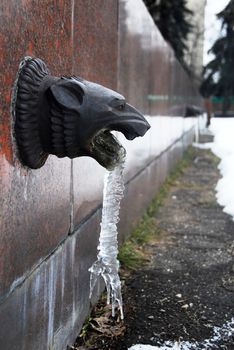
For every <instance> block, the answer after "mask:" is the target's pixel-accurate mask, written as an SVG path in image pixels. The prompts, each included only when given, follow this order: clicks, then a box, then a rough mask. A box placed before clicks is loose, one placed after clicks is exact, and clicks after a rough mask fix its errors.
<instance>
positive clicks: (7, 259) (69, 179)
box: [0, 0, 198, 350]
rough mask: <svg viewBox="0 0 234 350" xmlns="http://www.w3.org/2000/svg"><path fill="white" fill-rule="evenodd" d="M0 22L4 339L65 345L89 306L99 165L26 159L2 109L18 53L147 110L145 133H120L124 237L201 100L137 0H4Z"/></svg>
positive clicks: (185, 140)
mask: <svg viewBox="0 0 234 350" xmlns="http://www.w3.org/2000/svg"><path fill="white" fill-rule="evenodd" d="M0 26H1V31H0V64H1V66H2V72H3V74H1V76H0V81H1V90H0V91H1V93H0V103H1V116H0V208H1V209H0V323H1V327H0V348H4V349H5V350H8V349H11V350H12V349H17V350H23V349H33V348H34V349H37V350H40V349H41V350H44V349H65V348H66V345H67V344H68V343H71V342H72V341H73V340H74V339H75V336H76V334H77V332H78V329H79V328H80V326H81V325H82V322H83V320H84V319H85V317H86V315H87V312H88V310H89V300H88V292H89V275H88V272H87V269H88V267H89V266H90V265H91V264H92V262H93V261H94V259H95V255H96V247H97V242H98V231H99V223H100V214H101V211H100V205H101V200H102V183H103V174H104V169H103V168H102V167H101V166H100V165H98V164H97V163H96V162H95V161H94V160H92V159H88V158H79V159H75V160H73V161H71V160H69V159H58V158H56V157H54V156H51V157H50V158H49V160H48V161H47V162H46V164H45V166H44V167H43V168H41V169H39V170H28V169H25V168H24V167H22V165H21V164H20V162H19V161H18V159H17V152H16V150H15V145H14V138H13V136H12V125H13V121H12V117H11V113H10V100H11V89H12V85H13V82H14V79H15V75H16V72H17V69H18V65H19V61H20V59H21V58H23V57H24V56H26V55H31V56H35V57H40V58H42V59H43V60H45V62H46V63H47V64H48V66H49V68H50V70H51V73H53V74H54V75H56V74H57V75H60V74H61V75H63V74H67V75H69V74H73V75H80V76H82V77H84V78H86V79H89V80H93V81H96V82H98V83H101V84H104V85H106V86H108V87H110V88H113V89H118V90H119V91H120V92H121V93H122V94H124V95H125V96H126V97H127V99H128V101H129V102H130V103H131V104H133V105H135V106H136V107H138V108H139V109H140V110H142V111H143V112H144V113H145V114H147V115H149V117H148V118H149V121H150V123H151V125H152V128H151V130H150V132H148V134H147V135H146V136H145V137H144V138H142V139H137V140H134V141H133V142H129V141H127V140H125V139H124V137H123V136H122V135H118V137H119V138H120V139H121V141H122V142H123V144H124V146H125V147H126V149H127V163H126V171H125V182H126V191H125V192H126V193H125V199H124V201H123V205H122V209H121V222H120V238H121V240H123V239H124V237H126V234H127V233H128V232H129V231H130V229H131V227H132V226H133V225H134V224H135V223H136V221H137V220H138V218H139V216H140V215H141V214H142V211H143V210H144V208H145V206H146V204H147V203H148V202H149V200H150V199H151V198H152V196H153V195H154V193H155V191H156V190H157V188H158V186H159V184H160V183H161V182H162V181H163V179H164V178H165V176H166V174H167V173H168V171H169V169H170V168H171V167H172V165H173V164H174V162H175V161H176V160H177V159H178V158H179V157H180V156H181V154H182V152H183V150H184V149H185V147H186V146H187V145H188V144H189V143H190V142H191V141H192V138H193V135H194V125H195V124H196V120H194V119H192V118H188V119H184V118H182V117H181V115H182V114H183V111H184V106H185V105H186V104H187V103H193V104H195V103H197V101H198V98H197V96H196V93H195V92H194V88H193V87H192V85H191V82H190V81H189V79H188V77H187V76H186V74H185V72H184V71H183V69H182V68H181V66H180V65H179V64H178V62H177V61H176V60H175V58H174V56H173V52H172V50H171V49H170V48H169V46H168V45H167V44H166V43H165V41H164V40H163V39H162V37H161V35H160V33H159V31H158V30H157V28H156V27H155V26H154V24H153V21H152V19H151V17H150V16H149V14H148V12H147V10H146V8H145V6H144V4H143V2H142V1H141V0H128V1H127V0H119V1H117V0H95V1H93V0H86V1H85V2H84V1H82V0H70V1H68V0H62V1H61V0H45V1H40V2H39V1H35V0H18V1H14V0H3V1H1V4H0ZM162 115H164V117H159V116H162ZM172 115H179V116H180V117H172ZM157 116H158V117H157ZM98 288H100V286H97V289H98ZM98 294H99V292H98V290H97V291H96V294H95V295H98ZM94 299H95V297H94Z"/></svg>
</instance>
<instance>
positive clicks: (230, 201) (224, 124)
mask: <svg viewBox="0 0 234 350" xmlns="http://www.w3.org/2000/svg"><path fill="white" fill-rule="evenodd" d="M210 131H211V132H212V133H213V134H214V142H212V143H207V144H198V143H194V146H195V147H199V148H204V149H207V148H211V150H212V151H213V152H214V153H215V154H216V155H217V156H218V157H219V158H220V159H221V161H220V163H219V166H218V168H219V170H220V173H221V175H222V178H221V179H220V180H219V182H218V184H217V186H216V191H217V195H216V196H217V201H218V203H219V204H220V205H222V206H223V207H224V209H223V210H224V212H226V213H228V214H230V215H232V216H233V218H234V118H215V119H212V123H211V126H210ZM233 331H234V318H233V319H232V320H231V321H230V322H226V323H225V324H224V325H223V326H222V327H215V328H214V330H213V336H212V337H211V338H210V339H205V340H204V341H203V342H200V343H197V342H195V343H191V342H184V341H183V342H180V343H178V342H171V341H166V342H165V343H164V344H163V345H162V346H160V347H158V346H151V345H144V344H136V345H133V346H132V347H131V348H129V350H191V349H196V348H197V347H199V348H200V347H201V346H202V348H203V349H204V350H205V349H210V346H212V344H216V345H218V344H219V342H220V341H221V340H222V339H223V337H231V336H232V334H233Z"/></svg>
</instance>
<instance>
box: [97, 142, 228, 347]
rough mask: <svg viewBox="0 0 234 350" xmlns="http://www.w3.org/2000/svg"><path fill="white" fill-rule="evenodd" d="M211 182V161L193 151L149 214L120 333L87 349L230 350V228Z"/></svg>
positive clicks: (205, 154)
mask: <svg viewBox="0 0 234 350" xmlns="http://www.w3.org/2000/svg"><path fill="white" fill-rule="evenodd" d="M218 179H219V172H218V170H217V159H215V157H214V156H213V154H212V153H211V152H210V151H207V150H200V149H196V150H195V151H194V156H193V160H192V163H191V165H190V166H188V167H187V168H186V169H184V172H183V174H182V175H181V176H180V177H179V178H177V180H176V181H175V183H174V184H173V186H172V187H171V189H170V191H169V193H168V195H167V198H166V200H165V202H164V205H163V206H162V207H161V208H160V210H159V212H158V213H157V216H156V222H157V230H158V229H159V230H160V231H161V235H160V237H159V238H158V239H157V240H155V241H153V242H151V243H150V244H148V246H147V247H146V249H147V251H148V253H149V255H150V256H151V263H150V264H148V265H147V266H145V267H143V269H141V270H139V271H137V272H135V273H133V274H132V275H131V277H129V279H128V280H127V281H126V288H124V296H123V299H124V305H125V326H126V331H125V333H124V335H121V336H119V337H118V338H117V340H113V339H112V340H111V341H106V340H102V345H100V343H99V345H98V347H94V348H95V349H100V350H101V349H111V350H127V349H128V348H129V347H130V346H132V345H134V344H150V345H154V346H160V345H161V346H162V344H164V345H165V341H172V342H175V341H177V342H178V344H183V343H181V342H185V341H186V342H188V341H189V344H190V345H189V346H190V347H187V348H186V349H197V350H204V349H209V350H213V349H226V350H233V349H234V323H233V324H232V323H231V321H232V322H234V243H233V242H234V222H233V220H232V218H231V217H230V216H229V215H227V214H225V213H224V212H223V211H222V208H221V207H220V206H219V205H218V204H217V202H216V198H215V186H216V183H217V181H218ZM233 181H234V180H233ZM215 327H216V328H215ZM217 327H218V328H217ZM171 344H172V343H171ZM193 346H194V347H193ZM91 348H92V347H91ZM94 348H92V349H94ZM166 348H167V347H166ZM163 349H164V348H163ZM168 349H169V347H168ZM176 349H184V348H183V347H178V348H176Z"/></svg>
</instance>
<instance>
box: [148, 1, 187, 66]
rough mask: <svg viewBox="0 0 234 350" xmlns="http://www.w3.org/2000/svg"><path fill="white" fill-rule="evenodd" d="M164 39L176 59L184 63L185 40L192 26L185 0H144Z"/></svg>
mask: <svg viewBox="0 0 234 350" xmlns="http://www.w3.org/2000/svg"><path fill="white" fill-rule="evenodd" d="M144 2H145V4H146V6H147V8H148V10H149V12H150V14H151V16H152V17H153V20H154V22H155V24H156V25H157V27H158V28H159V30H160V31H161V33H162V35H163V37H164V39H165V40H166V41H167V42H168V43H169V44H170V45H171V46H172V48H173V49H174V52H175V55H176V57H177V58H178V60H179V61H180V62H181V63H182V64H183V65H185V61H184V55H185V53H186V51H187V45H186V40H187V36H188V34H189V33H190V32H191V31H192V28H193V26H192V25H191V24H190V22H189V16H191V15H192V13H193V12H192V11H190V10H189V9H188V8H187V7H186V0H144Z"/></svg>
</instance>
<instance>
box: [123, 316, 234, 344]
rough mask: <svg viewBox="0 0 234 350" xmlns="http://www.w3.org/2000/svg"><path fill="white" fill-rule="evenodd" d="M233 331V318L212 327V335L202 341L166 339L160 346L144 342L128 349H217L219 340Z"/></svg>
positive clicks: (225, 338)
mask: <svg viewBox="0 0 234 350" xmlns="http://www.w3.org/2000/svg"><path fill="white" fill-rule="evenodd" d="M233 332H234V318H232V319H231V321H229V322H226V323H224V324H223V326H221V327H214V328H213V334H212V337H211V338H209V339H205V340H203V341H202V342H189V341H182V342H177V341H176V342H172V341H166V342H165V343H164V344H163V345H162V346H152V345H144V344H136V345H133V346H131V347H130V348H129V349H128V350H196V349H202V350H210V349H211V347H212V346H215V349H218V347H217V346H218V345H219V344H220V341H223V340H228V339H230V338H232V336H233Z"/></svg>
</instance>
